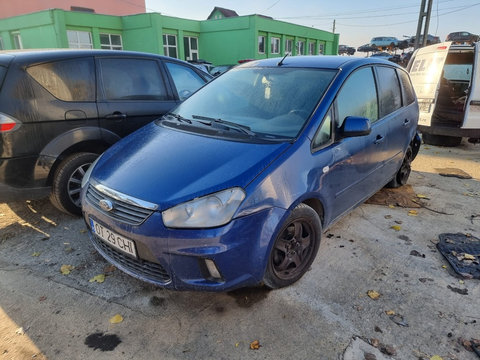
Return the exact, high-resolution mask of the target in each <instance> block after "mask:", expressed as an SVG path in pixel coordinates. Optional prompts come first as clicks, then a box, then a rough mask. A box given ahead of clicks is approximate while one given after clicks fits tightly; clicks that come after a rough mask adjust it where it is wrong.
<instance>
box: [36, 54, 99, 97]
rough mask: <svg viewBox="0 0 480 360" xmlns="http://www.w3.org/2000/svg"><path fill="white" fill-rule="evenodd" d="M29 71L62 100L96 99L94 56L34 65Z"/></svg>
mask: <svg viewBox="0 0 480 360" xmlns="http://www.w3.org/2000/svg"><path fill="white" fill-rule="evenodd" d="M27 73H28V74H29V75H30V76H31V77H32V78H34V79H35V81H36V82H38V83H39V84H40V85H41V86H42V87H43V88H44V89H45V90H47V91H48V92H49V93H50V94H52V95H53V96H55V97H56V98H57V99H60V100H62V101H95V67H94V65H93V59H92V58H81V59H74V60H62V61H55V62H50V63H45V64H40V65H34V66H31V67H29V68H28V69H27Z"/></svg>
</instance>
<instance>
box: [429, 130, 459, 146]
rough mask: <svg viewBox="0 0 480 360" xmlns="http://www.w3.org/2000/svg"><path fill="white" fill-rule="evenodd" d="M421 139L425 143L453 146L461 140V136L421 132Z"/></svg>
mask: <svg viewBox="0 0 480 360" xmlns="http://www.w3.org/2000/svg"><path fill="white" fill-rule="evenodd" d="M422 139H423V142H424V143H425V144H428V145H435V146H445V147H455V146H458V145H460V143H461V142H462V138H461V137H458V136H444V135H432V134H426V133H423V134H422Z"/></svg>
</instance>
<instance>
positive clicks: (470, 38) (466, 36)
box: [445, 31, 479, 44]
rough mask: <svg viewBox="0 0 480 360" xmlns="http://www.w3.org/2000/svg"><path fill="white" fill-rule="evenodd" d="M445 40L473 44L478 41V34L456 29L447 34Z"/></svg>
mask: <svg viewBox="0 0 480 360" xmlns="http://www.w3.org/2000/svg"><path fill="white" fill-rule="evenodd" d="M445 41H452V42H453V43H454V44H464V43H467V44H473V43H474V42H477V41H479V36H478V35H475V34H472V33H469V32H468V31H458V32H453V33H450V34H448V35H447V38H446V39H445Z"/></svg>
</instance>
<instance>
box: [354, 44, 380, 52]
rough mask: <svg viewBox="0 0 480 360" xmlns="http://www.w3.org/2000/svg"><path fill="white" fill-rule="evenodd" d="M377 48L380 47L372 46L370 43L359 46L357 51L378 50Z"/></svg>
mask: <svg viewBox="0 0 480 360" xmlns="http://www.w3.org/2000/svg"><path fill="white" fill-rule="evenodd" d="M377 50H378V49H377V48H376V47H372V46H371V45H370V44H364V45H362V46H359V47H358V48H357V51H359V52H370V51H377Z"/></svg>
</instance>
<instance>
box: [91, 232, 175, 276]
mask: <svg viewBox="0 0 480 360" xmlns="http://www.w3.org/2000/svg"><path fill="white" fill-rule="evenodd" d="M92 239H93V242H94V243H95V245H96V246H97V248H98V249H99V250H100V252H101V253H103V255H104V256H105V257H107V258H108V259H111V261H112V262H113V263H118V264H120V265H122V266H123V267H124V268H126V269H128V270H129V271H131V272H132V273H134V274H136V275H137V276H139V277H140V278H142V279H145V280H149V281H152V282H155V283H163V284H167V283H169V282H170V281H171V279H170V275H168V273H167V271H166V270H165V268H164V267H163V266H162V265H160V264H156V263H153V262H150V261H146V260H141V259H134V258H132V257H130V256H127V255H125V254H123V253H121V252H120V251H117V250H116V249H114V248H112V247H111V246H109V245H107V244H106V243H105V242H103V241H102V240H100V239H99V238H98V237H97V236H95V235H93V236H92Z"/></svg>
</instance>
